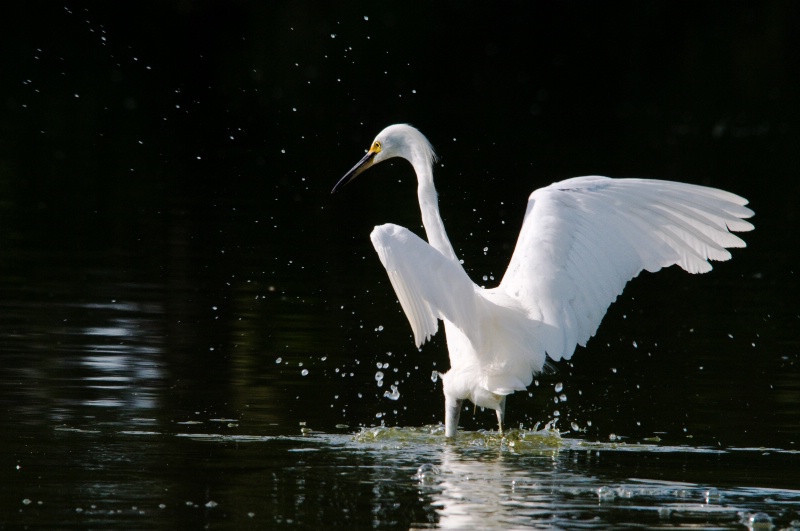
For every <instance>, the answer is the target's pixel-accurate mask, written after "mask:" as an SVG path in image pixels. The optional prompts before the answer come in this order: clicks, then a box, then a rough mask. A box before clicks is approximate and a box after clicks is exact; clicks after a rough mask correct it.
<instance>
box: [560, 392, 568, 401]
mask: <svg viewBox="0 0 800 531" xmlns="http://www.w3.org/2000/svg"><path fill="white" fill-rule="evenodd" d="M558 401H559V402H566V401H567V395H565V394H564V393H561V394H560V395H558Z"/></svg>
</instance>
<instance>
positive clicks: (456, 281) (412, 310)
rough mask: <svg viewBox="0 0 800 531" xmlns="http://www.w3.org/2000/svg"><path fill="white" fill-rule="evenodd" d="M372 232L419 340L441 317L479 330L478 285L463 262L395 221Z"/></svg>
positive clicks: (425, 337)
mask: <svg viewBox="0 0 800 531" xmlns="http://www.w3.org/2000/svg"><path fill="white" fill-rule="evenodd" d="M370 238H371V239H372V244H373V245H374V246H375V250H376V251H377V252H378V256H379V257H380V259H381V263H383V266H384V267H385V268H386V272H387V273H388V274H389V280H391V282H392V286H393V287H394V291H395V293H396V294H397V299H398V300H399V301H400V305H401V306H402V307H403V311H404V312H405V314H406V317H408V321H409V322H410V323H411V328H412V330H413V331H414V341H415V342H416V344H417V346H420V345H422V344H423V343H424V342H425V341H427V340H428V339H429V338H430V337H431V336H432V335H434V334H435V333H436V331H437V330H438V321H437V319H447V320H448V321H450V322H453V323H459V326H460V327H463V329H465V330H478V326H477V322H478V319H477V309H476V304H477V303H476V295H475V289H476V286H475V284H474V283H473V282H472V281H471V280H470V279H469V277H468V276H467V274H466V272H464V268H463V267H461V264H460V263H458V262H456V261H455V260H452V259H450V258H447V257H445V256H444V255H443V254H442V253H440V252H439V251H437V250H436V249H434V248H433V247H431V246H430V244H428V242H426V241H424V240H422V239H421V238H420V237H419V236H417V235H416V234H414V233H412V232H411V231H409V230H408V229H405V228H403V227H400V226H398V225H393V224H391V223H387V224H386V225H380V226H378V227H375V229H374V230H373V231H372V234H370Z"/></svg>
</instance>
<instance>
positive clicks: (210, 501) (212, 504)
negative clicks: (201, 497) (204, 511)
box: [206, 500, 219, 509]
mask: <svg viewBox="0 0 800 531" xmlns="http://www.w3.org/2000/svg"><path fill="white" fill-rule="evenodd" d="M217 505H219V504H218V503H217V502H215V501H214V500H209V501H208V502H207V503H206V507H208V508H209V509H213V508H214V507H216V506H217Z"/></svg>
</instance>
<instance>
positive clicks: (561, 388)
mask: <svg viewBox="0 0 800 531" xmlns="http://www.w3.org/2000/svg"><path fill="white" fill-rule="evenodd" d="M563 390H564V384H563V383H561V382H558V383H557V384H556V393H560V392H561V391H563Z"/></svg>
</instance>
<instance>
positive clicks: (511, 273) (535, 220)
mask: <svg viewBox="0 0 800 531" xmlns="http://www.w3.org/2000/svg"><path fill="white" fill-rule="evenodd" d="M746 204H747V200H745V199H744V198H742V197H739V196H737V195H734V194H731V193H729V192H725V191H722V190H717V189H714V188H707V187H704V186H697V185H691V184H684V183H675V182H669V181H658V180H646V179H610V178H608V177H596V176H591V177H576V178H574V179H568V180H566V181H562V182H558V183H554V184H552V185H550V186H547V187H545V188H541V189H539V190H536V191H535V192H534V193H533V194H531V196H530V198H529V199H528V208H527V211H526V213H525V219H524V221H523V224H522V230H521V231H520V235H519V239H518V241H517V246H516V248H515V250H514V254H513V255H512V257H511V262H510V263H509V266H508V269H507V270H506V273H505V275H504V277H503V280H502V282H501V283H500V286H499V287H498V288H497V289H498V290H500V291H502V292H504V293H505V294H506V295H508V296H509V297H511V298H513V299H515V300H516V301H517V302H518V303H519V304H520V305H521V306H522V307H523V308H524V310H525V312H527V316H528V319H530V320H533V321H537V322H541V323H544V324H545V325H547V326H544V327H541V328H540V333H541V334H544V337H541V338H540V339H541V341H542V343H543V344H544V348H545V350H546V352H547V354H548V355H549V356H550V357H551V358H553V359H554V360H559V359H561V358H565V359H569V358H570V357H571V356H572V353H573V352H574V350H575V346H576V345H582V346H583V345H585V344H586V342H587V341H588V340H589V338H591V337H592V336H593V335H594V334H595V332H596V331H597V328H598V326H599V325H600V321H601V320H602V318H603V316H604V315H605V313H606V310H607V309H608V307H609V305H610V304H611V303H612V302H614V300H615V299H616V298H617V297H618V296H619V295H620V294H621V293H622V290H623V288H624V287H625V284H626V283H627V282H628V281H629V280H630V279H632V278H633V277H635V276H636V275H638V274H639V272H641V271H642V270H643V269H644V270H647V271H650V272H655V271H658V270H659V269H661V268H662V267H667V266H670V265H673V264H677V265H679V266H680V267H682V268H683V269H685V270H686V271H688V272H690V273H704V272H707V271H709V270H711V264H710V263H709V260H728V259H729V258H730V257H731V255H730V253H729V252H728V251H727V248H731V247H744V246H745V243H744V241H742V240H741V239H740V238H739V237H737V236H736V235H734V234H731V231H749V230H752V228H753V226H752V225H751V224H750V223H748V222H747V221H744V218H749V217H750V216H752V215H753V212H752V210H750V209H749V208H747V207H745V206H744V205H746Z"/></svg>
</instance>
